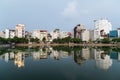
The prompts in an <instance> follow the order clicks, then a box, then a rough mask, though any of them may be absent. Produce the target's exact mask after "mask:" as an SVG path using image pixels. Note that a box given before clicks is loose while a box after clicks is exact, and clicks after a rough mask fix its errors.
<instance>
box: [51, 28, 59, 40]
mask: <svg viewBox="0 0 120 80" xmlns="http://www.w3.org/2000/svg"><path fill="white" fill-rule="evenodd" d="M50 35H51V40H53V39H57V38H60V30H59V29H55V30H53V31H52V32H51V33H50Z"/></svg>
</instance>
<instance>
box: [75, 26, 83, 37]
mask: <svg viewBox="0 0 120 80" xmlns="http://www.w3.org/2000/svg"><path fill="white" fill-rule="evenodd" d="M84 30H85V26H84V25H83V24H78V25H77V26H75V28H74V38H81V33H82V32H83V31H84Z"/></svg>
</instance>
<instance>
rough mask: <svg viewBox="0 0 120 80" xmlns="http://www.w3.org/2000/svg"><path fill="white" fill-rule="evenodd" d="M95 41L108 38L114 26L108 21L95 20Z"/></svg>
mask: <svg viewBox="0 0 120 80" xmlns="http://www.w3.org/2000/svg"><path fill="white" fill-rule="evenodd" d="M94 28H95V30H94V40H96V39H103V38H105V37H108V35H109V32H110V31H111V30H112V24H111V23H110V22H109V21H108V20H107V19H100V20H94Z"/></svg>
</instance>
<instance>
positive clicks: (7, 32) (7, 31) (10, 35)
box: [5, 29, 15, 38]
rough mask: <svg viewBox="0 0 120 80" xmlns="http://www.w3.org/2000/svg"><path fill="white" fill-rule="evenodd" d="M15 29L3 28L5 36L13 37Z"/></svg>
mask: <svg viewBox="0 0 120 80" xmlns="http://www.w3.org/2000/svg"><path fill="white" fill-rule="evenodd" d="M14 37H15V30H10V29H5V38H14Z"/></svg>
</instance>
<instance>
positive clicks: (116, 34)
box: [109, 28, 120, 38]
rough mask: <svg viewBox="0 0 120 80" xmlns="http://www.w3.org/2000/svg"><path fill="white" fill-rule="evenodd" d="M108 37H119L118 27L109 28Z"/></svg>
mask: <svg viewBox="0 0 120 80" xmlns="http://www.w3.org/2000/svg"><path fill="white" fill-rule="evenodd" d="M109 37H110V38H120V29H119V28H118V29H117V30H111V31H110V34H109Z"/></svg>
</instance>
